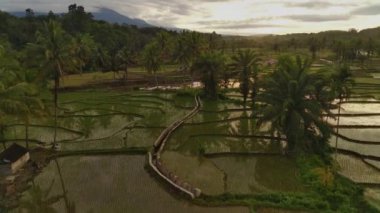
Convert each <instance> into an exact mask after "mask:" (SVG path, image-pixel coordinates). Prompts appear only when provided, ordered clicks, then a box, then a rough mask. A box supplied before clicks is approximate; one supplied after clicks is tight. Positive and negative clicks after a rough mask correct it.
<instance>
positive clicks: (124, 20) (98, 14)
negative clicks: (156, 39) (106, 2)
mask: <svg viewBox="0 0 380 213" xmlns="http://www.w3.org/2000/svg"><path fill="white" fill-rule="evenodd" d="M98 9H99V10H98V11H95V12H91V14H92V15H93V16H94V19H95V20H102V21H106V22H109V23H111V24H114V23H117V24H127V25H135V26H137V27H139V28H144V27H155V26H154V25H151V24H148V23H147V22H146V21H144V20H142V19H134V18H130V17H128V16H125V15H122V14H120V13H118V12H116V11H114V10H112V9H109V8H105V7H101V8H98ZM9 13H10V14H11V15H14V16H17V17H24V16H25V11H15V12H9ZM34 14H35V15H36V16H41V15H47V13H46V12H45V13H44V12H34ZM58 14H59V13H58ZM61 14H62V13H61Z"/></svg>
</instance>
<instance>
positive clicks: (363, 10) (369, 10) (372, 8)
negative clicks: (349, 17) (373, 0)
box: [351, 4, 380, 16]
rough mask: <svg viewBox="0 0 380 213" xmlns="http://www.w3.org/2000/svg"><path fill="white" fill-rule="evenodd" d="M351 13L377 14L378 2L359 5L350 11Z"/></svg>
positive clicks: (378, 11) (379, 7)
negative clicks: (363, 5) (364, 5)
mask: <svg viewBox="0 0 380 213" xmlns="http://www.w3.org/2000/svg"><path fill="white" fill-rule="evenodd" d="M351 14H353V15H365V16H369V15H379V14H380V4H376V5H370V6H366V7H360V8H358V9H355V10H353V11H352V12H351Z"/></svg>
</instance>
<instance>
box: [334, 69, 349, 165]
mask: <svg viewBox="0 0 380 213" xmlns="http://www.w3.org/2000/svg"><path fill="white" fill-rule="evenodd" d="M331 80H332V83H331V84H332V91H333V92H334V97H335V98H337V99H338V100H339V103H338V116H337V126H336V138H335V158H336V156H337V151H338V134H339V123H340V113H341V109H342V107H341V103H342V101H343V100H344V99H347V98H348V97H349V96H350V94H351V87H352V86H353V84H354V83H355V82H354V80H353V79H352V73H351V71H350V67H349V66H348V65H347V64H340V65H338V66H337V68H336V71H335V73H334V74H333V75H332V76H331Z"/></svg>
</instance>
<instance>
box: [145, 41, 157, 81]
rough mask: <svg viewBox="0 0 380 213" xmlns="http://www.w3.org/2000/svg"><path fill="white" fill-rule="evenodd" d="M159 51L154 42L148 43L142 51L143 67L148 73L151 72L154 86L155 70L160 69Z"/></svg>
mask: <svg viewBox="0 0 380 213" xmlns="http://www.w3.org/2000/svg"><path fill="white" fill-rule="evenodd" d="M160 55H161V51H160V48H159V46H158V44H157V43H156V42H152V43H150V44H148V45H147V46H146V47H145V49H144V52H143V62H144V67H145V69H146V70H147V71H148V73H153V75H154V79H155V82H156V86H158V80H157V71H159V70H160V69H161V57H160Z"/></svg>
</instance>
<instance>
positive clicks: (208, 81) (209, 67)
mask: <svg viewBox="0 0 380 213" xmlns="http://www.w3.org/2000/svg"><path fill="white" fill-rule="evenodd" d="M193 69H194V70H196V71H198V72H199V73H200V75H201V76H202V82H203V84H204V92H205V95H206V96H207V97H208V98H211V99H216V98H217V96H218V93H217V90H218V74H219V73H220V72H221V71H222V70H223V69H225V58H224V55H223V54H221V53H213V52H209V53H204V54H202V55H201V56H200V57H199V58H198V60H197V61H196V62H195V63H194V67H193Z"/></svg>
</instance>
